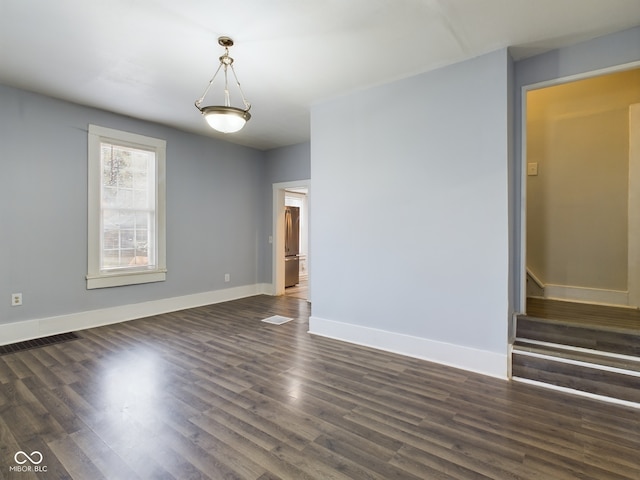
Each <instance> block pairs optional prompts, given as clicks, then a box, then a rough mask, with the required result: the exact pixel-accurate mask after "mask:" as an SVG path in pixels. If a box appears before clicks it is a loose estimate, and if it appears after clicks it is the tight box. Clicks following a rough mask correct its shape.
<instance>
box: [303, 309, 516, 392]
mask: <svg viewBox="0 0 640 480" xmlns="http://www.w3.org/2000/svg"><path fill="white" fill-rule="evenodd" d="M309 333H310V334H313V335H319V336H323V337H327V338H332V339H335V340H340V341H343V342H349V343H354V344H356V345H362V346H365V347H372V348H377V349H379V350H384V351H387V352H392V353H398V354H400V355H406V356H408V357H414V358H419V359H422V360H426V361H429V362H435V363H440V364H443V365H447V366H450V367H454V368H460V369H462V370H467V371H471V372H475V373H480V374H483V375H488V376H491V377H497V378H501V379H505V380H506V379H507V378H508V376H507V375H508V365H509V359H508V355H507V352H506V351H505V353H504V354H501V353H496V352H489V351H485V350H478V349H475V348H470V347H465V346H461V345H454V344H451V343H445V342H439V341H434V340H429V339H427V338H421V337H414V336H411V335H405V334H401V333H395V332H389V331H385V330H379V329H376V328H370V327H364V326H361V325H353V324H349V323H343V322H336V321H334V320H327V319H324V318H319V317H315V316H311V317H310V318H309Z"/></svg>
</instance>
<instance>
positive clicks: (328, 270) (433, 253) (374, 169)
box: [311, 50, 510, 372]
mask: <svg viewBox="0 0 640 480" xmlns="http://www.w3.org/2000/svg"><path fill="white" fill-rule="evenodd" d="M509 69H510V60H509V56H508V54H507V52H506V50H502V51H498V52H494V53H491V54H488V55H485V56H482V57H478V58H475V59H472V60H469V61H466V62H462V63H459V64H456V65H452V66H449V67H446V68H442V69H439V70H436V71H433V72H429V73H426V74H423V75H419V76H415V77H412V78H409V79H406V80H402V81H399V82H396V83H393V84H390V85H384V86H381V87H378V88H373V89H369V90H366V91H362V92H358V93H354V94H352V95H349V96H345V97H342V98H337V99H334V100H331V101H328V102H325V103H323V104H320V105H317V106H316V107H315V108H313V109H312V115H311V125H312V139H311V173H312V179H313V210H312V212H313V214H312V217H311V231H312V238H311V241H312V248H313V282H314V283H313V284H314V288H313V292H312V303H313V315H314V317H318V318H321V319H326V320H329V321H332V322H340V323H344V324H351V325H357V326H363V327H368V328H373V329H379V330H382V331H387V332H394V333H400V334H405V335H408V336H412V337H418V338H426V339H430V340H434V341H438V342H444V343H450V344H455V345H462V346H465V347H470V348H473V349H478V350H484V351H488V352H495V353H498V354H501V355H504V356H505V358H506V350H507V332H508V318H509V305H508V292H509V265H508V263H509V225H508V220H509V215H508V197H509V194H508V161H509V147H508V146H509V144H510V143H509V138H508V135H509V126H508V119H509V118H510V117H509V113H508V110H509V106H510V102H509V99H508V93H509V91H510V90H509V87H508V85H507V84H508V81H509V77H510V75H509ZM336 119H339V121H336ZM345 207H348V208H345ZM504 368H505V370H504V371H505V372H506V361H505V365H504Z"/></svg>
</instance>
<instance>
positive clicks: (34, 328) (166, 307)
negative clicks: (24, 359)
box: [0, 283, 271, 345]
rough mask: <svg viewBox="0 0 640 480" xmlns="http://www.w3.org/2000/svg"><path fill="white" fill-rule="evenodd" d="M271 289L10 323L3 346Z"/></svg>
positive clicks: (2, 328) (1, 332)
mask: <svg viewBox="0 0 640 480" xmlns="http://www.w3.org/2000/svg"><path fill="white" fill-rule="evenodd" d="M270 290H271V285H270V284H266V283H259V284H254V285H246V286H242V287H234V288H227V289H224V290H214V291H210V292H202V293H194V294H192V295H183V296H180V297H172V298H164V299H161V300H152V301H149V302H142V303H135V304H131V305H120V306H117V307H110V308H103V309H100V310H89V311H86V312H77V313H71V314H68V315H59V316H55V317H47V318H39V319H34V320H24V321H21V322H14V323H6V324H3V325H0V339H1V340H0V344H1V345H7V344H10V343H16V342H22V341H24V340H31V339H34V338H41V337H46V336H49V335H56V334H59V333H66V332H71V331H77V330H84V329H86V328H93V327H100V326H102V325H110V324H113V323H120V322H126V321H128V320H134V319H136V318H144V317H150V316H152V315H159V314H161V313H168V312H175V311H178V310H184V309H187V308H194V307H201V306H203V305H211V304H213V303H220V302H227V301H229V300H237V299H239V298H245V297H250V296H252V295H259V294H269V293H268V292H269V291H270Z"/></svg>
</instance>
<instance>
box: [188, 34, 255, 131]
mask: <svg viewBox="0 0 640 480" xmlns="http://www.w3.org/2000/svg"><path fill="white" fill-rule="evenodd" d="M218 43H219V44H220V45H221V46H223V47H224V54H223V55H222V56H221V57H220V65H219V66H218V69H217V70H216V73H214V74H213V78H212V79H211V80H210V81H209V85H207V88H206V89H205V91H204V93H203V94H202V96H201V97H200V98H199V99H198V100H196V108H197V109H198V110H200V112H201V113H202V115H203V116H204V118H205V119H206V120H207V123H208V124H209V126H211V128H213V129H214V130H217V131H219V132H222V133H234V132H237V131H239V130H241V129H242V127H244V125H245V123H247V122H248V121H249V119H250V118H251V114H250V113H249V110H250V109H251V104H250V103H249V102H247V99H246V98H244V93H243V92H242V87H240V82H239V81H238V77H237V75H236V71H235V69H234V68H233V58H231V57H230V56H229V47H232V46H233V40H232V39H230V38H229V37H220V38H218ZM229 67H231V73H233V78H235V80H236V84H237V85H238V90H239V91H240V95H241V96H242V101H243V102H244V109H242V108H238V107H232V106H231V99H230V95H229V83H228V72H227V71H228V69H229ZM220 70H222V71H223V72H224V105H216V106H208V107H202V106H201V105H202V102H203V101H204V97H206V96H207V93H209V90H210V89H211V87H212V86H213V81H214V80H215V79H216V76H217V75H218V73H219V72H220Z"/></svg>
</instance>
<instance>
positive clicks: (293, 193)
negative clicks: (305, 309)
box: [271, 180, 311, 301]
mask: <svg viewBox="0 0 640 480" xmlns="http://www.w3.org/2000/svg"><path fill="white" fill-rule="evenodd" d="M287 205H289V206H293V207H296V208H299V210H300V252H299V255H300V258H299V278H298V281H297V282H296V284H295V285H293V286H289V287H285V231H286V229H285V207H286V206H287ZM309 212H310V181H309V180H300V181H293V182H281V183H274V184H273V230H272V231H273V234H272V238H271V240H272V244H273V249H272V290H273V294H274V295H289V296H292V297H296V298H300V299H303V300H306V301H311V289H310V284H311V282H310V277H311V275H310V272H311V256H310V253H311V251H310V246H309V244H310V242H309V231H310V229H309V223H310V222H309V219H310V214H309Z"/></svg>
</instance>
